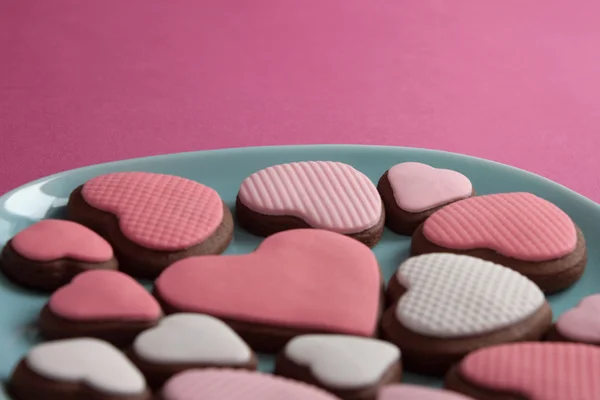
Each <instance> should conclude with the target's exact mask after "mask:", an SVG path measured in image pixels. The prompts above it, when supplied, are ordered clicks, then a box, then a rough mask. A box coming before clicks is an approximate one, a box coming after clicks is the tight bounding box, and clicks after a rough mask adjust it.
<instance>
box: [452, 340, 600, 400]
mask: <svg viewBox="0 0 600 400" xmlns="http://www.w3.org/2000/svg"><path fill="white" fill-rule="evenodd" d="M598 376H600V348H598V347H596V346H590V345H585V344H575V343H534V342H530V343H514V344H507V345H500V346H494V347H487V348H483V349H481V350H478V351H476V352H474V353H471V354H470V355H469V356H467V357H466V358H465V359H464V360H463V361H462V362H461V364H460V365H459V366H458V367H456V368H455V369H454V370H453V371H451V372H450V373H449V375H448V376H447V377H446V384H447V387H448V388H450V389H453V390H457V391H459V392H461V393H465V394H467V395H470V396H472V397H475V398H477V399H484V398H492V396H494V395H495V396H501V395H502V396H505V397H502V398H506V399H512V398H514V399H524V400H565V399H570V400H597V399H600V381H598V379H596V378H597V377H598ZM511 395H512V396H514V397H512V396H511Z"/></svg>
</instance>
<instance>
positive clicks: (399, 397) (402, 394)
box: [377, 385, 471, 400]
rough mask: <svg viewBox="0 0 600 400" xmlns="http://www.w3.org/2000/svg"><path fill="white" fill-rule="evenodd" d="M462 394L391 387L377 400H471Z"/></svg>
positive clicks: (409, 386) (380, 393)
mask: <svg viewBox="0 0 600 400" xmlns="http://www.w3.org/2000/svg"><path fill="white" fill-rule="evenodd" d="M469 399H471V398H470V397H466V396H464V395H462V394H458V393H454V392H450V391H447V390H439V389H430V388H427V387H423V386H416V385H389V386H384V387H383V388H381V389H380V390H379V394H378V395H377V400H469Z"/></svg>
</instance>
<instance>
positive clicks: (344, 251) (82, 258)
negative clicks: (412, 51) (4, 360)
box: [0, 161, 600, 400]
mask: <svg viewBox="0 0 600 400" xmlns="http://www.w3.org/2000/svg"><path fill="white" fill-rule="evenodd" d="M67 209H68V217H69V221H66V220H44V221H41V222H39V223H37V224H35V225H32V226H31V227H29V228H27V229H25V230H23V231H21V232H19V233H18V234H17V235H16V236H15V237H14V238H13V239H12V240H10V241H9V242H8V243H7V245H6V246H5V248H4V250H3V252H2V256H1V259H0V266H1V268H2V271H3V273H4V274H5V275H6V276H7V277H8V278H9V279H10V280H11V281H13V282H14V283H16V284H18V285H21V286H24V287H27V288H30V289H33V290H37V291H45V292H51V295H50V297H49V300H48V302H47V303H46V305H45V306H44V307H43V308H42V310H40V317H39V328H40V332H41V334H42V336H43V337H44V338H45V339H47V340H48V341H47V342H45V343H42V344H39V345H37V346H35V347H34V348H32V349H31V351H30V352H29V353H28V354H27V355H25V357H24V358H23V359H22V360H21V362H20V363H19V364H18V365H17V366H16V368H15V370H14V372H13V374H12V376H11V378H10V381H9V384H8V388H9V391H10V393H11V396H13V398H14V400H33V399H36V400H37V399H49V400H54V399H61V400H62V399H66V400H70V399H73V400H80V399H90V398H93V399H99V400H149V399H159V400H210V399H222V400H233V399H259V398H263V399H266V400H275V399H315V400H332V399H343V400H404V399H406V400H408V399H413V400H419V399H440V400H460V399H468V398H472V399H481V400H484V399H485V400H488V399H503V400H507V399H508V400H513V399H514V400H521V399H527V400H559V399H560V400H564V399H572V400H597V399H599V398H600V385H598V384H596V383H595V380H594V379H593V378H592V376H593V375H595V374H596V373H597V372H600V350H598V348H597V347H596V345H598V344H599V343H600V324H598V323H597V322H596V318H595V312H596V310H598V309H600V300H599V298H598V297H597V296H592V297H590V298H587V299H585V300H584V301H583V302H582V303H581V304H580V306H579V307H578V308H576V309H573V310H571V311H569V312H567V313H565V314H563V315H562V316H561V318H560V319H559V320H558V321H557V323H556V324H554V325H553V322H552V320H553V318H552V310H551V308H550V306H549V304H548V302H547V300H546V297H545V295H547V294H550V293H554V292H558V291H562V290H564V289H566V288H568V287H569V286H571V285H573V284H574V283H575V282H576V281H577V280H578V279H579V278H580V277H581V275H582V274H583V271H584V268H585V265H586V262H587V252H586V245H585V240H584V237H583V234H582V232H581V230H580V229H579V228H578V227H577V226H576V225H575V223H574V222H573V221H572V220H571V219H570V218H569V216H568V215H566V214H565V213H564V212H563V211H562V210H560V209H559V208H558V207H557V206H555V205H553V204H552V203H550V202H548V201H546V200H544V199H542V198H539V197H537V196H535V195H534V194H531V193H502V194H486V195H476V192H475V190H474V188H473V185H472V184H471V182H470V180H469V179H468V178H467V177H466V176H464V175H462V174H461V173H459V172H456V171H450V170H444V169H436V168H433V167H431V166H428V165H424V164H420V163H415V162H406V163H401V164H398V165H395V166H392V167H391V168H390V169H389V170H388V171H386V172H385V173H384V174H383V176H381V178H380V180H379V183H378V185H377V186H375V185H374V184H373V182H372V181H371V180H370V179H369V178H368V177H367V176H365V175H364V174H362V173H361V172H360V171H357V170H356V169H354V168H353V167H351V166H349V165H347V164H343V163H339V162H321V161H311V162H297V163H290V164H282V165H276V166H272V167H268V168H266V169H263V170H261V171H258V172H256V173H254V174H252V175H251V176H249V177H247V178H246V179H245V180H244V181H243V182H242V184H241V186H240V189H239V192H238V196H237V199H236V205H235V216H236V220H237V223H238V225H239V226H240V227H241V228H242V229H245V230H246V231H248V232H250V233H252V234H255V235H258V236H261V237H265V239H264V240H263V241H262V243H261V244H260V245H259V247H258V248H257V249H256V250H255V251H254V252H253V253H250V254H245V255H222V253H223V252H225V250H226V249H227V248H228V246H229V244H230V243H231V241H232V239H233V231H234V218H233V216H232V213H231V211H230V210H229V208H228V206H227V205H226V204H225V203H224V202H223V200H222V199H221V197H220V196H219V194H218V193H217V192H216V191H215V190H213V189H212V188H209V187H207V186H204V185H202V184H200V183H198V182H195V181H192V180H188V179H185V178H181V177H176V176H170V175H162V174H153V173H145V172H120V173H112V174H107V175H102V176H98V177H96V178H93V179H91V180H90V181H88V182H86V183H85V184H83V185H82V186H80V187H78V188H76V189H75V190H74V191H73V193H72V194H71V196H70V199H69V203H68V207H67ZM384 226H387V227H388V228H389V229H390V230H391V231H394V232H396V233H398V234H400V235H412V247H411V253H412V254H411V255H412V257H410V258H408V259H407V260H405V261H404V262H403V263H401V265H400V266H399V268H398V270H397V272H396V273H395V274H394V275H393V276H392V277H391V279H390V280H389V282H388V283H387V285H385V284H384V278H383V277H382V274H381V271H380V268H379V265H378V262H377V258H376V257H375V254H374V253H373V251H372V250H371V248H373V247H376V245H377V243H378V242H379V241H380V240H381V238H382V235H383V232H384ZM392 236H393V235H392ZM390 240H393V237H391V239H390ZM144 285H146V287H152V290H150V291H149V290H147V289H146V287H144ZM567 342H571V343H567ZM257 352H261V353H272V354H276V355H277V356H276V362H275V370H274V375H268V374H264V373H260V372H256V369H257V366H258V355H257ZM557 365H558V366H560V368H558V367H556V366H557ZM577 368H579V369H577ZM581 369H583V370H584V371H585V373H581ZM403 370H408V371H411V372H416V373H420V374H425V375H433V376H444V375H445V376H446V386H447V388H448V389H450V390H446V391H443V390H437V389H428V388H424V387H418V386H413V385H406V384H401V381H402V374H403ZM550 383H551V384H550Z"/></svg>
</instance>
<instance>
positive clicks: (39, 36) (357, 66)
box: [0, 0, 600, 201]
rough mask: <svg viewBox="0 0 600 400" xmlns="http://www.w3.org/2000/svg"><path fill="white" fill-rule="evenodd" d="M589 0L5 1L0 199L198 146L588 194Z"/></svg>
mask: <svg viewBox="0 0 600 400" xmlns="http://www.w3.org/2000/svg"><path fill="white" fill-rule="evenodd" d="M599 15H600V1H598V0H579V1H568V0H564V1H556V0H549V1H548V0H546V1H542V0H498V1H483V0H457V1H449V0H410V1H409V0H405V1H403V0H360V1H359V0H252V1H242V0H210V1H209V0H205V1H199V0H189V1H188V0H173V1H164V0H103V1H81V0H45V1H38V0H6V1H2V2H0V35H1V36H0V134H1V137H0V146H1V147H0V155H1V157H0V178H1V179H0V192H3V191H6V190H8V189H11V188H12V187H14V186H17V185H19V184H22V183H25V182H26V181H28V180H31V179H34V178H38V177H40V176H43V175H47V174H50V173H54V172H57V171H60V170H64V169H69V168H74V167H78V166H82V165H87V164H93V163H98V162H104V161H110V160H116V159H122V158H128V157H137V156H145V155H153V154H160V153H171V152H180V151H189V150H198V149H213V148H221V147H238V146H250V145H273V144H299V143H364V144H385V145H399V146H414V147H427V148H435V149H443V150H448V151H454V152H460V153H466V154H471V155H476V156H479V157H484V158H489V159H493V160H498V161H501V162H505V163H508V164H512V165H515V166H517V167H521V168H524V169H528V170H531V171H533V172H536V173H539V174H542V175H545V176H547V177H549V178H551V179H554V180H556V181H558V182H560V183H562V184H565V185H567V186H569V187H571V188H573V189H574V190H576V191H579V192H581V193H583V194H584V195H586V196H588V197H591V198H592V199H594V200H596V201H600V178H598V168H599V167H600V161H599V160H598V156H597V150H598V148H599V145H600V23H598V16H599Z"/></svg>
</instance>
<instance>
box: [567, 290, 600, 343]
mask: <svg viewBox="0 0 600 400" xmlns="http://www.w3.org/2000/svg"><path fill="white" fill-rule="evenodd" d="M598 315H600V294H596V295H593V296H588V297H586V298H584V299H583V300H582V301H581V302H580V303H579V305H578V306H577V307H575V308H573V309H571V310H569V311H567V312H566V313H564V314H563V315H561V316H560V317H559V318H558V321H557V322H556V331H557V332H558V333H559V334H560V335H561V336H562V337H563V338H564V339H566V340H569V341H573V342H583V343H590V344H600V318H598Z"/></svg>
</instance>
